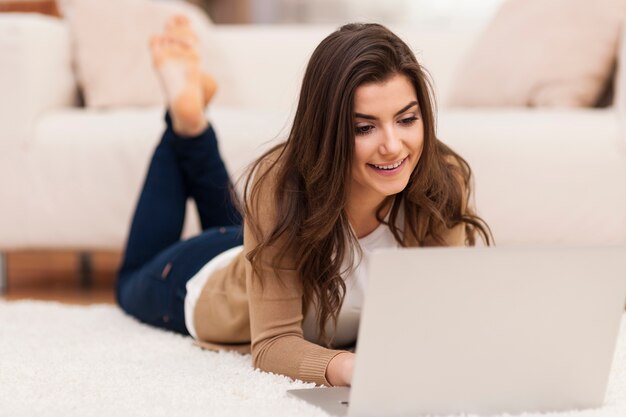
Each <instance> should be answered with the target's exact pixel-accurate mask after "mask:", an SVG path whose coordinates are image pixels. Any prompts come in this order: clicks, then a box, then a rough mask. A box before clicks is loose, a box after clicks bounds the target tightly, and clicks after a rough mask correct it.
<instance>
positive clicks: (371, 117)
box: [354, 100, 417, 120]
mask: <svg viewBox="0 0 626 417" xmlns="http://www.w3.org/2000/svg"><path fill="white" fill-rule="evenodd" d="M413 106H417V101H415V100H413V101H412V102H410V103H409V104H407V105H406V106H404V107H402V108H401V109H400V110H398V111H397V112H396V114H394V116H397V115H399V114H402V113H404V112H405V111H407V110H408V109H410V108H411V107H413ZM354 117H358V118H360V119H369V120H378V117H376V116H370V115H369V114H362V113H354Z"/></svg>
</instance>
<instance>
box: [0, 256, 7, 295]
mask: <svg viewBox="0 0 626 417" xmlns="http://www.w3.org/2000/svg"><path fill="white" fill-rule="evenodd" d="M7 280H8V278H7V254H6V253H5V252H2V251H0V295H4V294H6V292H7Z"/></svg>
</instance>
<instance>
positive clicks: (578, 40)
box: [448, 0, 626, 107]
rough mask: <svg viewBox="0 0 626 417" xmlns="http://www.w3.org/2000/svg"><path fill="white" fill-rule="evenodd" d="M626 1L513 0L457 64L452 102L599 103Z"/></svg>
mask: <svg viewBox="0 0 626 417" xmlns="http://www.w3.org/2000/svg"><path fill="white" fill-rule="evenodd" d="M625 14H626V0H598V1H593V2H591V1H588V0H552V1H543V0H509V1H507V2H505V3H504V5H503V6H502V8H501V9H500V10H499V12H498V13H497V14H496V16H495V18H494V19H493V21H492V22H491V24H490V25H488V27H487V28H486V30H485V32H484V33H483V34H482V36H481V37H480V38H479V40H478V42H477V44H476V45H475V46H474V48H472V49H471V50H470V51H469V54H468V56H467V57H466V59H465V60H464V61H463V62H462V65H461V66H460V67H459V68H458V69H457V71H458V76H457V78H456V80H455V83H454V87H453V89H452V94H451V95H450V97H449V100H448V104H449V105H451V106H567V107H583V106H591V105H594V104H595V103H596V101H597V100H598V98H599V96H600V94H601V93H602V90H603V87H604V86H605V84H606V82H607V80H608V77H609V76H610V74H611V70H612V68H613V65H614V63H615V59H616V55H617V52H616V51H617V46H618V39H619V33H620V25H621V24H622V22H623V21H624V16H625Z"/></svg>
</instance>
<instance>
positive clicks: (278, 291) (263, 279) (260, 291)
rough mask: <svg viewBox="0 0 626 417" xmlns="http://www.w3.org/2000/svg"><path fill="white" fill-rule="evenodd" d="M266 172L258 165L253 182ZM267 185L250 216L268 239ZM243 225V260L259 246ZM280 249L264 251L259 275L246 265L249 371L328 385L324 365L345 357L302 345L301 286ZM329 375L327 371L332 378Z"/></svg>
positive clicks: (292, 264)
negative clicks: (252, 369)
mask: <svg viewBox="0 0 626 417" xmlns="http://www.w3.org/2000/svg"><path fill="white" fill-rule="evenodd" d="M268 166H269V162H266V163H262V164H261V165H260V167H259V171H258V174H257V176H256V178H258V177H259V175H261V174H262V173H263V172H264V171H265V170H266V169H267V167H268ZM272 182H273V181H272V179H271V178H268V180H267V181H264V183H263V186H262V189H261V190H259V191H260V192H259V193H258V195H259V201H258V202H257V203H258V204H254V205H252V207H255V210H256V211H255V212H254V213H252V214H253V215H254V216H255V217H256V220H257V222H258V224H259V225H260V228H261V233H267V232H268V231H269V228H270V226H271V224H273V222H274V221H275V220H274V218H275V211H276V210H275V208H274V207H273V204H274V203H273V198H272V196H273V195H274V194H273V184H272ZM248 220H249V219H248V218H246V219H245V222H244V252H245V253H246V254H247V253H249V252H250V251H251V250H253V249H254V248H256V247H257V245H258V241H257V236H256V235H255V233H253V232H252V229H251V227H250V225H249V222H248ZM281 249H282V248H281V245H280V244H277V245H275V246H273V247H268V248H266V250H265V251H264V252H263V254H262V256H261V258H260V260H261V262H260V263H259V264H258V270H254V269H253V268H252V265H251V263H250V262H249V261H246V264H245V268H246V287H247V292H248V301H249V309H250V333H251V341H252V362H253V366H254V367H256V368H259V369H262V370H264V371H269V372H274V373H279V374H283V375H287V376H289V377H291V378H295V379H301V380H304V381H308V382H314V383H316V384H318V385H331V384H332V383H331V382H330V381H329V380H328V379H327V378H326V375H327V369H328V366H329V363H330V362H331V361H332V360H333V359H334V358H335V357H336V356H337V355H339V354H341V353H345V351H342V350H333V349H327V348H325V347H322V346H319V345H317V344H315V343H311V342H309V341H307V340H305V339H304V336H303V331H302V321H303V318H304V317H303V314H302V312H303V308H302V307H303V304H302V295H303V289H302V282H301V280H300V278H299V276H298V272H297V270H296V268H295V261H294V260H293V258H292V257H290V256H289V254H284V253H282V252H281ZM277 255H285V256H284V257H282V258H280V259H281V264H280V265H275V264H274V262H275V261H276V259H277V258H276V256H277ZM275 267H276V268H275ZM342 362H343V361H342ZM334 371H335V367H334V366H332V367H331V375H332V376H333V377H334V376H335V372H334Z"/></svg>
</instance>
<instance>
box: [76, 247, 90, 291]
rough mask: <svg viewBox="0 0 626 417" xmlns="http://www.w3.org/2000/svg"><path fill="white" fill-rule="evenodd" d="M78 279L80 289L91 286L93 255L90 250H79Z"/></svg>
mask: <svg viewBox="0 0 626 417" xmlns="http://www.w3.org/2000/svg"><path fill="white" fill-rule="evenodd" d="M78 280H79V282H80V286H81V288H82V289H90V288H92V287H93V257H92V255H91V252H80V253H79V255H78Z"/></svg>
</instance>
